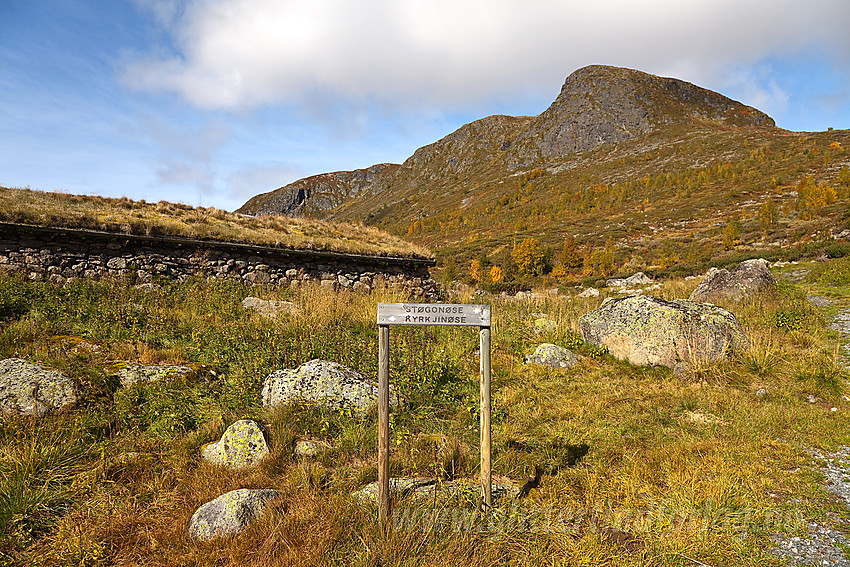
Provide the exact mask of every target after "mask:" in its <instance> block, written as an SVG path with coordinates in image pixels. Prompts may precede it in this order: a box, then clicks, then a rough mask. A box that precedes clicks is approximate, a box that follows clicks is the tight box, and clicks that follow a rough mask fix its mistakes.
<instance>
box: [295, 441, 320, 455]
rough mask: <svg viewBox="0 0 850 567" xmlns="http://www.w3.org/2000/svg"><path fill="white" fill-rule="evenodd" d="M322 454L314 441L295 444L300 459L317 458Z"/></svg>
mask: <svg viewBox="0 0 850 567" xmlns="http://www.w3.org/2000/svg"><path fill="white" fill-rule="evenodd" d="M320 452H321V449H320V448H319V445H318V444H316V443H314V442H312V441H296V442H295V454H296V455H297V456H299V457H315V456H316V455H318V454H319V453H320Z"/></svg>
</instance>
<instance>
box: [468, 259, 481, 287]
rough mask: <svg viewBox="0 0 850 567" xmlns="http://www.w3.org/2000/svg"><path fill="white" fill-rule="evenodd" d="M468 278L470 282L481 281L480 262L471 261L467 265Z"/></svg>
mask: <svg viewBox="0 0 850 567" xmlns="http://www.w3.org/2000/svg"><path fill="white" fill-rule="evenodd" d="M469 277H470V279H472V281H475V282H478V281H481V262H479V261H478V260H473V261H472V263H471V264H470V265H469Z"/></svg>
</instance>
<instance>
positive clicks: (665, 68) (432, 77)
mask: <svg viewBox="0 0 850 567" xmlns="http://www.w3.org/2000/svg"><path fill="white" fill-rule="evenodd" d="M848 29H850V1H848V0H807V1H806V2H800V1H799V0H794V1H790V0H761V1H756V0H752V1H749V0H690V1H689V0H640V1H638V0H596V1H594V2H590V1H588V0H559V1H552V0H523V1H521V0H487V1H483V0H357V1H351V0H309V1H308V0H109V1H95V0H0V93H2V94H0V185H3V186H11V187H25V186H29V187H32V188H33V189H40V190H44V191H56V190H62V191H65V192H68V193H79V194H98V195H106V196H115V197H120V196H128V197H130V198H133V199H146V200H148V201H158V200H161V199H165V200H169V201H181V202H184V203H188V204H191V205H204V206H215V207H218V208H222V209H227V210H233V209H235V208H237V207H239V206H240V205H241V204H242V203H244V202H245V201H246V200H247V199H248V198H249V197H251V196H253V195H255V194H257V193H261V192H265V191H269V190H272V189H275V188H277V187H279V186H281V185H284V184H286V183H289V182H291V181H294V180H295V179H298V178H300V177H304V176H307V175H313V174H316V173H322V172H327V171H338V170H345V169H354V168H359V167H367V166H369V165H373V164H376V163H381V162H397V163H400V162H401V161H403V160H404V159H406V158H407V157H409V156H410V155H411V154H412V153H413V151H414V150H415V149H416V148H418V147H420V146H423V145H425V144H428V143H431V142H433V141H435V140H437V139H439V138H441V137H442V136H444V135H446V134H448V133H450V132H452V131H453V130H455V129H457V128H458V127H460V126H461V125H463V124H465V123H467V122H470V121H472V120H475V119H478V118H481V117H483V116H487V115H489V114H510V115H533V114H538V113H540V112H541V111H543V110H544V109H545V108H546V107H547V106H548V105H549V104H550V103H551V102H552V101H553V100H554V99H555V97H556V96H557V94H558V92H559V90H560V87H561V84H562V83H563V81H564V79H565V78H566V77H567V75H569V74H570V73H571V72H573V71H574V70H576V69H578V68H580V67H583V66H585V65H590V64H607V65H616V66H622V67H631V68H635V69H640V70H643V71H647V72H650V73H654V74H657V75H662V76H673V77H678V78H681V79H684V80H687V81H690V82H693V83H696V84H698V85H700V86H703V87H706V88H710V89H712V90H716V91H718V92H720V93H722V94H724V95H726V96H729V97H731V98H734V99H736V100H740V101H741V102H744V103H745V104H749V105H752V106H755V107H757V108H759V109H760V110H763V111H765V112H767V113H768V114H769V115H771V116H772V117H773V118H774V119H775V120H776V122H777V125H778V126H780V127H782V128H786V129H789V130H794V131H818V130H825V129H827V128H828V127H833V128H836V129H846V128H850V33H848V32H847V30H848Z"/></svg>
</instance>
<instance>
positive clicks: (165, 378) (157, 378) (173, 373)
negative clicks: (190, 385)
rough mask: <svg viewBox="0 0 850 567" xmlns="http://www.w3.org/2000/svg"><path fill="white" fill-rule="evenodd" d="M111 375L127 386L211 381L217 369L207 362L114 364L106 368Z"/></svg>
mask: <svg viewBox="0 0 850 567" xmlns="http://www.w3.org/2000/svg"><path fill="white" fill-rule="evenodd" d="M106 371H107V373H108V374H109V375H110V376H116V377H117V378H118V380H120V381H121V385H122V386H124V387H125V388H128V387H130V386H132V385H133V384H135V383H137V382H171V381H173V380H181V379H182V380H186V381H188V382H200V381H205V382H209V381H211V380H213V379H214V378H215V377H216V373H215V371H213V370H212V369H211V368H210V367H208V366H207V365H205V364H194V363H193V364H188V365H166V364H162V365H160V364H124V363H119V364H113V365H112V366H109V367H108V368H107V369H106Z"/></svg>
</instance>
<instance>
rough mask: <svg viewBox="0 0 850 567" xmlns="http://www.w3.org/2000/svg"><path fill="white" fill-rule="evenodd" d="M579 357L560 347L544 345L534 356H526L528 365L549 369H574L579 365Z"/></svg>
mask: <svg viewBox="0 0 850 567" xmlns="http://www.w3.org/2000/svg"><path fill="white" fill-rule="evenodd" d="M579 360H580V359H579V357H578V356H576V355H575V354H573V353H572V352H570V351H568V350H567V349H565V348H563V347H559V346H558V345H553V344H552V343H543V344H541V345H538V346H537V348H536V349H534V352H533V353H532V354H529V355H526V357H525V363H526V364H535V365H537V366H545V367H547V368H572V367H573V366H575V365H576V364H578V361H579Z"/></svg>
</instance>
